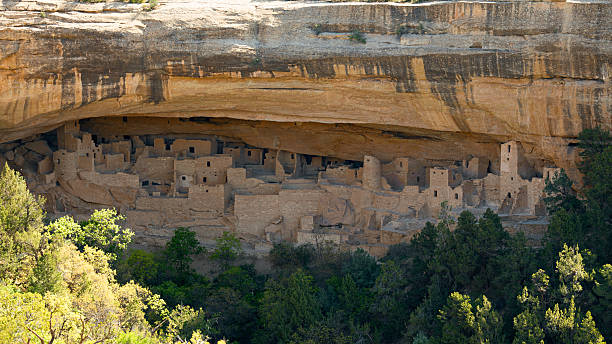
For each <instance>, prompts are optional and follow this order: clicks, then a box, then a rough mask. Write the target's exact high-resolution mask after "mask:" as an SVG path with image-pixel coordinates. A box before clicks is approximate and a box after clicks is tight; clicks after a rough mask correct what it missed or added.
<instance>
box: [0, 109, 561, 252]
mask: <svg viewBox="0 0 612 344" xmlns="http://www.w3.org/2000/svg"><path fill="white" fill-rule="evenodd" d="M51 147H53V148H51ZM0 152H2V153H3V154H2V155H1V156H0V162H2V163H3V161H1V160H6V161H8V162H9V163H10V164H11V165H12V166H14V167H17V168H19V169H21V170H22V171H23V173H24V174H25V175H26V177H27V178H28V184H29V186H30V187H31V189H32V190H33V191H34V192H36V193H38V194H43V195H45V196H46V197H47V211H48V212H49V214H50V216H51V217H59V216H62V215H63V214H66V213H68V214H72V215H74V214H76V216H77V218H78V217H79V214H80V215H81V216H83V217H85V216H87V215H88V214H89V213H90V211H91V210H92V209H95V208H103V207H115V208H117V209H118V210H119V211H120V212H121V213H122V214H123V215H125V216H126V218H127V220H126V221H127V226H129V227H130V228H132V229H133V230H134V232H135V233H136V237H135V239H134V241H135V243H136V244H138V245H143V246H159V245H162V244H163V243H164V242H165V241H166V240H168V239H169V238H170V237H171V236H172V233H173V229H174V228H176V227H189V228H191V229H192V230H194V231H195V232H196V233H197V235H198V238H199V239H200V240H201V242H202V243H203V244H204V245H213V243H214V239H215V238H217V237H218V236H219V235H220V234H221V233H222V232H223V231H230V232H234V233H235V234H236V235H237V236H238V237H239V238H241V240H243V242H244V243H245V247H246V248H247V251H249V252H251V253H254V254H261V255H263V254H266V253H267V252H268V251H269V250H270V249H271V247H272V245H273V244H274V243H277V242H280V241H283V240H286V241H290V242H296V243H318V242H324V241H332V242H334V243H337V244H339V245H341V246H346V247H348V248H357V247H360V248H363V249H364V250H366V251H368V252H370V253H371V254H374V255H381V254H384V252H385V250H386V248H387V247H388V246H389V245H390V244H395V243H398V242H402V241H407V240H409V239H410V237H411V236H412V235H414V233H416V232H417V231H418V230H420V229H421V228H422V227H423V226H424V224H425V223H426V222H427V221H434V220H435V219H436V218H437V216H438V215H439V213H440V210H441V207H442V204H443V203H445V204H447V205H448V206H449V207H450V209H451V213H452V214H454V215H457V214H458V213H459V212H461V211H463V210H469V211H471V212H473V213H475V214H476V215H478V214H482V213H483V212H484V211H485V210H486V209H487V208H491V209H492V210H494V211H497V212H498V213H499V214H500V215H502V219H503V222H504V225H505V226H506V227H507V228H509V229H510V230H521V231H525V232H527V233H528V237H531V238H535V239H537V236H538V234H541V233H542V230H543V229H544V228H545V225H546V216H545V215H546V214H545V207H544V205H543V203H542V192H543V188H544V185H545V178H549V177H552V176H553V175H554V173H556V171H557V170H558V169H556V168H543V169H542V170H541V171H529V170H528V168H527V167H528V166H529V164H527V163H524V160H525V157H524V154H523V152H522V147H521V144H520V142H515V141H509V142H505V143H503V144H501V145H500V149H499V152H500V155H499V159H500V161H499V164H497V162H496V166H499V172H498V173H493V171H491V168H490V166H491V162H490V161H489V160H488V159H486V158H483V157H478V156H473V157H471V158H469V159H467V160H463V161H444V162H441V161H426V160H415V159H411V158H407V157H406V158H396V159H393V160H392V161H389V162H386V163H383V162H381V161H379V159H377V158H376V157H375V156H370V155H366V156H364V157H363V161H346V160H342V159H338V158H334V157H327V156H313V155H306V154H300V153H297V152H290V151H286V150H283V149H280V148H278V149H262V148H257V147H252V146H249V145H247V144H244V143H242V142H237V141H235V140H231V139H227V138H223V137H215V136H212V135H200V136H195V135H164V136H162V135H154V134H151V135H130V136H113V135H101V134H96V133H93V132H91V133H90V132H86V131H84V130H81V128H80V124H79V122H78V121H73V122H67V123H65V124H64V125H63V126H61V127H60V128H58V129H57V130H56V131H55V132H53V133H52V134H51V135H46V136H45V135H42V136H41V135H39V136H38V137H34V138H32V139H31V140H22V141H21V142H13V143H6V144H2V145H0ZM526 166H527V167H526Z"/></svg>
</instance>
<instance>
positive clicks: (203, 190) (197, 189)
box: [188, 185, 226, 214]
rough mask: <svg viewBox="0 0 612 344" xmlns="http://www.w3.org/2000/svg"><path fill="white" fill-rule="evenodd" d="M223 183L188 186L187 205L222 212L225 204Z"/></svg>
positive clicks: (200, 209)
mask: <svg viewBox="0 0 612 344" xmlns="http://www.w3.org/2000/svg"><path fill="white" fill-rule="evenodd" d="M225 188H226V186H225V185H216V186H208V185H193V186H191V187H190V188H189V196H188V198H189V200H190V203H189V206H190V207H191V208H192V209H195V210H199V211H208V210H212V211H216V212H218V213H221V214H222V213H223V211H224V210H225V204H226V190H225Z"/></svg>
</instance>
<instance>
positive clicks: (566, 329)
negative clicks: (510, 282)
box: [514, 245, 603, 344]
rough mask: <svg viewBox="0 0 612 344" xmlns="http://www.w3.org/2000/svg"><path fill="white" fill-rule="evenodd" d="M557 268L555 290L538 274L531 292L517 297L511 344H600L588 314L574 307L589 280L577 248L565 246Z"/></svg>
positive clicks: (547, 280)
mask: <svg viewBox="0 0 612 344" xmlns="http://www.w3.org/2000/svg"><path fill="white" fill-rule="evenodd" d="M556 267H557V268H556V273H557V274H558V281H559V282H558V289H553V288H551V287H550V284H551V283H550V282H551V281H550V278H549V277H548V275H546V273H545V272H544V271H543V270H539V271H538V272H536V273H535V274H533V276H532V283H531V286H530V288H527V287H525V288H524V289H523V292H522V293H521V295H519V296H518V300H519V302H520V303H521V304H522V306H523V311H522V312H521V313H520V314H518V315H517V316H516V317H515V318H514V327H515V330H516V334H515V338H514V343H515V344H519V343H568V344H569V343H591V342H592V343H602V342H603V336H602V335H601V333H600V332H599V331H598V330H597V328H596V327H595V322H594V320H593V317H592V316H591V313H590V312H589V311H586V312H585V313H583V312H582V310H581V307H578V306H577V305H576V302H577V301H579V300H583V299H584V298H583V297H582V295H581V294H582V292H583V284H584V283H585V282H586V281H588V280H589V278H590V276H589V274H588V273H587V272H586V271H585V269H584V264H583V262H582V255H581V254H580V252H579V250H578V247H568V246H567V245H564V248H563V250H562V251H561V252H559V259H558V260H557V263H556ZM581 303H582V304H585V303H584V302H581ZM585 339H588V340H587V341H582V340H585Z"/></svg>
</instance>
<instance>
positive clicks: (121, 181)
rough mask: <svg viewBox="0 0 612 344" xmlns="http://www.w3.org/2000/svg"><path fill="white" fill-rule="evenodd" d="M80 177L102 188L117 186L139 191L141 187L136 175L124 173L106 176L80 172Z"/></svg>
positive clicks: (104, 174)
mask: <svg viewBox="0 0 612 344" xmlns="http://www.w3.org/2000/svg"><path fill="white" fill-rule="evenodd" d="M79 177H80V178H81V179H83V180H86V181H89V182H91V183H94V184H97V185H102V186H116V187H123V188H134V189H138V188H139V187H140V183H139V178H138V175H136V174H128V173H122V172H119V173H112V174H106V173H97V172H93V171H80V172H79Z"/></svg>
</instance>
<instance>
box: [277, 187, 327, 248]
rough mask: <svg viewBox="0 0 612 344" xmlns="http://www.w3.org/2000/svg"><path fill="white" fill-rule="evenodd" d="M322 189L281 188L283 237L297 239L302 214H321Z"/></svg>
mask: <svg viewBox="0 0 612 344" xmlns="http://www.w3.org/2000/svg"><path fill="white" fill-rule="evenodd" d="M320 199H321V191H320V190H281V191H280V192H279V194H278V200H279V206H280V213H281V215H282V216H283V227H284V231H283V239H289V238H292V239H295V235H296V232H297V230H298V227H299V222H300V218H301V217H302V216H306V215H310V216H315V215H318V214H319V203H320Z"/></svg>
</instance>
